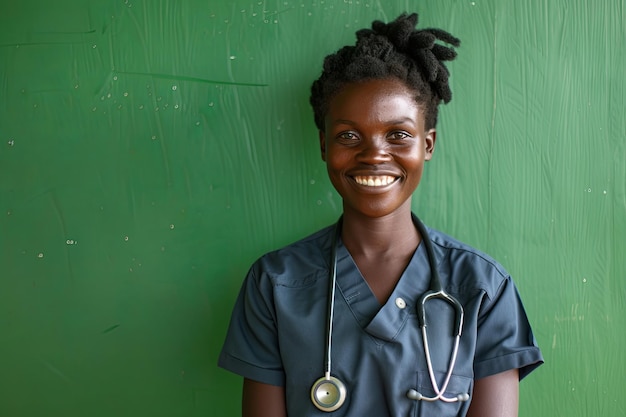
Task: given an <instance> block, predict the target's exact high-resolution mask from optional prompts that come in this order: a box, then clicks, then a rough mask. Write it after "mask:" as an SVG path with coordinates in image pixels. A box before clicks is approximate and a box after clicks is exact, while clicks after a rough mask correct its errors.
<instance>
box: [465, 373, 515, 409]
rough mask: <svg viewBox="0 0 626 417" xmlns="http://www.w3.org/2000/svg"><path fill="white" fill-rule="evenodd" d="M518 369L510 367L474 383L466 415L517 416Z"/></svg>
mask: <svg viewBox="0 0 626 417" xmlns="http://www.w3.org/2000/svg"><path fill="white" fill-rule="evenodd" d="M518 404H519V371H518V370H517V369H511V370H510V371H505V372H502V373H499V374H495V375H491V376H488V377H486V378H482V379H478V380H476V382H475V383H474V393H473V396H472V403H471V404H470V408H469V411H468V412H467V417H517V411H518Z"/></svg>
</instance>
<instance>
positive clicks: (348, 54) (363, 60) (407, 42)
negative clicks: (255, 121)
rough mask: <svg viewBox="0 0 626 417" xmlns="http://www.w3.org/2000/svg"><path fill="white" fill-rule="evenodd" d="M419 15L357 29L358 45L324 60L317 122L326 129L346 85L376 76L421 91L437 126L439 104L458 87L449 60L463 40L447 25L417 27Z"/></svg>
mask: <svg viewBox="0 0 626 417" xmlns="http://www.w3.org/2000/svg"><path fill="white" fill-rule="evenodd" d="M417 20H418V16H417V13H412V14H406V13H403V14H401V15H400V16H399V17H398V18H397V19H396V20H394V21H393V22H391V23H388V24H387V23H383V22H382V21H380V20H376V21H374V22H372V28H371V29H361V30H359V31H357V32H356V38H357V41H356V45H354V46H352V45H350V46H344V47H343V48H341V49H339V50H338V51H337V52H335V53H333V54H331V55H328V56H327V57H326V58H325V59H324V66H323V70H322V75H321V76H320V77H319V78H318V79H317V80H315V81H314V82H313V85H312V86H311V98H310V102H311V106H312V107H313V113H314V118H315V125H316V126H317V128H318V129H319V130H324V118H325V116H326V112H327V111H328V104H329V102H330V100H331V99H332V98H333V97H334V96H335V95H336V94H337V93H338V92H339V91H340V90H341V89H342V88H343V87H344V86H345V85H346V84H350V83H355V82H359V81H365V80H370V79H384V78H397V79H399V80H400V81H403V82H404V83H405V84H406V85H407V87H409V88H411V89H412V90H414V91H415V92H416V98H415V99H416V101H417V103H419V104H420V105H421V106H423V109H424V117H425V123H426V128H427V129H431V128H434V127H435V126H436V124H437V113H438V106H439V103H440V102H441V101H442V100H443V102H444V103H448V102H449V101H450V100H451V99H452V91H450V86H449V84H448V77H449V75H450V73H449V72H448V69H447V68H446V66H445V64H444V62H445V61H451V60H453V59H454V58H455V57H456V52H455V51H454V49H453V48H451V47H448V46H445V45H442V44H441V43H437V41H438V40H439V41H442V42H444V43H447V44H449V45H452V46H454V47H458V46H459V45H460V44H461V41H460V40H459V39H457V38H455V37H454V36H452V35H451V34H449V33H448V32H446V31H443V30H441V29H419V30H417V29H415V26H416V25H417Z"/></svg>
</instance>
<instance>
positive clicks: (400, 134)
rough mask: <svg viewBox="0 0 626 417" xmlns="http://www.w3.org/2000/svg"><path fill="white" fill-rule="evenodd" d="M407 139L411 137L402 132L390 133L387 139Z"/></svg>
mask: <svg viewBox="0 0 626 417" xmlns="http://www.w3.org/2000/svg"><path fill="white" fill-rule="evenodd" d="M409 137H411V135H409V134H408V133H407V132H403V131H396V132H391V134H390V135H389V139H392V140H404V139H407V138H409Z"/></svg>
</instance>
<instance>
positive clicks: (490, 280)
mask: <svg viewBox="0 0 626 417" xmlns="http://www.w3.org/2000/svg"><path fill="white" fill-rule="evenodd" d="M428 232H429V234H430V239H431V242H432V244H433V250H434V251H435V253H436V257H437V260H438V267H439V269H440V271H441V272H440V273H442V274H447V275H449V277H450V279H451V282H450V284H451V285H452V286H455V287H462V288H464V289H466V290H467V289H470V288H468V287H472V288H473V289H480V290H483V291H485V292H486V294H487V296H488V297H489V298H493V297H494V296H495V293H496V292H498V291H499V289H500V287H501V286H502V284H503V283H505V282H506V281H510V280H511V277H510V275H509V273H508V272H507V271H506V269H505V268H504V267H503V266H502V265H501V264H500V263H499V262H498V261H496V260H495V259H494V258H492V257H491V256H490V255H488V254H486V253H485V252H483V251H481V250H479V249H476V248H474V247H471V246H470V245H468V244H466V243H464V242H461V241H459V240H457V239H455V238H453V237H451V236H449V235H447V234H445V233H443V232H441V231H439V230H436V229H432V228H428Z"/></svg>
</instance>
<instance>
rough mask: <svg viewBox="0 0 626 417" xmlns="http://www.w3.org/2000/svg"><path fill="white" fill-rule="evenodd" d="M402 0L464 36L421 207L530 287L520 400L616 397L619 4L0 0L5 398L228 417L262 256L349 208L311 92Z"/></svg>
mask: <svg viewBox="0 0 626 417" xmlns="http://www.w3.org/2000/svg"><path fill="white" fill-rule="evenodd" d="M404 10H409V11H413V10H415V11H418V12H419V13H420V16H421V18H420V20H421V24H423V25H424V26H435V27H442V28H445V29H447V30H449V31H450V32H452V33H453V34H455V35H456V36H458V37H460V38H461V40H462V45H461V48H459V57H458V59H457V60H456V61H455V62H453V63H452V64H451V65H450V69H451V72H452V78H451V83H452V89H453V92H454V99H453V101H452V102H451V103H450V104H449V105H447V106H445V107H443V108H442V109H441V115H440V124H439V126H438V127H439V134H438V141H437V151H436V153H435V157H434V159H433V161H431V162H430V163H429V164H428V165H427V168H426V172H425V176H424V178H423V181H422V185H421V186H420V189H419V190H418V192H417V194H416V197H415V199H414V208H415V211H416V212H417V213H418V214H419V215H420V216H421V217H422V218H423V219H424V220H425V222H427V223H428V224H430V225H431V226H434V227H436V228H439V229H441V230H444V231H446V232H447V233H449V234H451V235H453V236H455V237H457V238H459V239H461V240H464V241H466V242H467V243H469V244H471V245H474V246H476V247H478V248H480V249H482V250H485V251H487V252H488V253H490V254H491V255H493V256H494V257H495V258H496V259H498V260H499V261H501V262H502V263H503V264H504V265H505V267H506V268H507V269H508V270H509V271H510V272H511V274H512V275H513V276H514V278H515V279H516V282H517V284H518V287H519V289H520V292H521V294H522V296H523V298H524V301H525V304H526V307H527V310H528V314H529V316H530V319H531V322H532V323H533V326H534V330H535V334H536V337H537V339H538V341H539V343H540V345H541V347H542V350H543V353H544V356H545V359H546V364H545V365H544V366H542V367H541V368H539V369H538V370H537V371H536V372H535V373H533V374H531V375H530V376H529V377H528V378H527V379H526V380H524V381H523V382H522V385H521V406H520V415H521V416H550V417H553V416H567V417H572V416H574V417H575V416H623V415H625V414H626V397H624V396H623V390H624V388H625V386H626V382H625V381H626V379H625V377H624V374H625V371H626V360H625V359H624V346H626V336H625V334H626V333H625V332H624V328H625V327H626V307H625V305H626V291H625V287H624V280H625V278H626V250H625V249H626V245H625V243H626V238H625V235H626V168H625V166H626V162H625V161H626V147H625V144H626V122H625V117H624V103H625V101H626V94H625V93H626V87H625V85H626V84H625V82H624V67H625V66H626V65H625V64H626V52H625V51H626V48H625V47H624V45H625V44H626V30H625V23H624V22H625V21H626V7H625V2H624V1H623V0H622V1H620V0H586V1H585V0H525V1H513V0H502V1H497V0H475V1H466V0H463V1H460V0H429V1H427V0H423V1H400V0H395V1H384V2H383V1H375V0H346V1H331V0H310V1H292V0H286V1H257V0H251V1H244V0H237V1H232V2H229V1H218V0H203V1H201V0H193V1H192V0H189V1H187V0H159V1H157V0H116V1H113V0H111V1H104V0H58V1H54V2H52V1H47V0H20V1H8V0H1V2H0V95H1V99H0V416H2V417H5V416H8V417H13V416H25V417H36V416H68V417H74V416H76V417H78V416H94V417H100V416H119V417H125V416H218V417H223V416H236V415H238V413H239V402H240V400H239V397H240V379H239V378H238V377H236V376H234V375H231V374H229V373H227V372H225V371H223V370H221V369H218V368H217V367H216V360H217V355H218V352H219V349H220V346H221V343H222V340H223V337H224V334H225V331H226V326H227V324H228V319H229V315H230V310H231V308H232V305H233V302H234V299H235V296H236V293H237V291H238V289H239V286H240V284H241V281H242V279H243V277H244V275H245V273H246V271H247V269H248V267H249V265H250V264H251V262H253V261H254V259H256V258H257V257H258V256H260V255H261V254H262V253H264V252H266V251H268V250H270V249H273V248H277V247H279V246H281V245H284V244H287V243H289V242H291V241H293V240H296V239H298V238H299V237H302V236H304V235H305V234H307V233H309V232H312V231H315V230H317V229H319V228H321V227H322V226H325V225H327V224H330V223H331V222H333V221H334V220H335V219H336V218H337V216H338V214H339V213H340V208H341V201H340V199H339V198H338V196H337V195H336V194H335V192H334V190H333V189H332V187H331V185H330V183H329V181H328V180H327V178H326V173H325V167H324V165H323V163H322V162H321V160H320V158H319V150H318V145H317V132H316V130H315V128H314V125H313V122H312V115H311V111H310V109H309V106H308V88H309V85H310V83H311V81H312V80H313V79H314V78H315V77H316V76H317V75H318V74H319V71H320V68H321V62H322V58H323V57H324V56H325V55H326V54H328V53H330V52H331V51H333V50H335V49H336V48H338V47H339V46H341V45H343V44H346V43H349V42H352V41H353V39H354V32H355V30H357V29H359V28H362V27H365V26H368V25H369V23H370V22H371V21H372V20H373V19H383V20H389V19H392V18H394V17H395V16H397V15H398V14H399V13H400V12H402V11H404ZM320 348H321V347H320Z"/></svg>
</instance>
